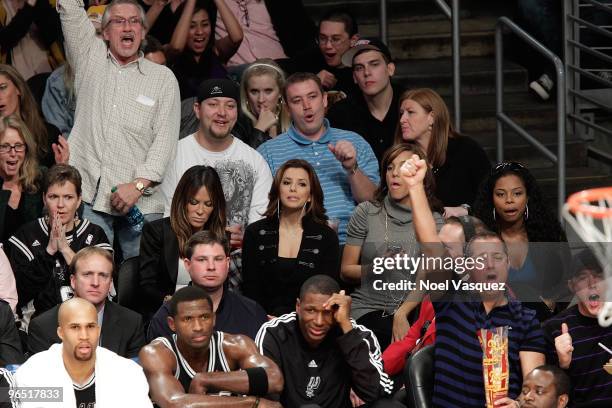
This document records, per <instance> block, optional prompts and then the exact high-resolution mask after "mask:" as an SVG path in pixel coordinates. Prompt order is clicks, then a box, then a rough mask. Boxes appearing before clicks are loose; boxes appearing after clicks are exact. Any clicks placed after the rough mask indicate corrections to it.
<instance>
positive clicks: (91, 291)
mask: <svg viewBox="0 0 612 408" xmlns="http://www.w3.org/2000/svg"><path fill="white" fill-rule="evenodd" d="M113 269H114V264H113V256H112V254H111V253H110V252H108V251H106V250H104V249H101V248H97V247H87V248H84V249H82V250H80V251H79V252H78V253H77V254H76V255H75V256H74V258H73V261H72V264H71V267H70V270H71V274H70V286H72V289H73V290H74V296H75V297H77V298H83V299H85V300H87V301H88V302H90V303H92V304H93V305H94V306H95V307H96V311H97V313H98V325H99V326H100V327H101V330H102V332H101V334H100V338H101V340H100V345H101V346H102V347H104V348H107V349H109V350H111V351H114V352H115V353H117V354H119V355H120V356H122V357H126V358H132V357H136V356H137V355H138V352H139V351H140V348H141V347H142V346H144V345H145V337H144V328H143V324H142V317H141V316H140V315H139V314H138V313H136V312H133V311H131V310H129V309H127V308H125V307H123V306H121V305H119V304H117V303H114V302H111V301H110V300H108V294H109V291H110V287H111V283H112V281H113ZM59 308H60V305H57V306H55V307H54V308H52V309H50V310H48V311H46V312H45V313H43V314H41V315H40V316H38V317H36V318H34V319H33V320H32V321H31V322H30V326H29V333H28V350H29V351H30V353H31V354H35V353H39V352H41V351H45V350H48V349H49V347H51V345H53V344H54V343H61V340H60V338H59V337H58V335H57V318H58V311H59Z"/></svg>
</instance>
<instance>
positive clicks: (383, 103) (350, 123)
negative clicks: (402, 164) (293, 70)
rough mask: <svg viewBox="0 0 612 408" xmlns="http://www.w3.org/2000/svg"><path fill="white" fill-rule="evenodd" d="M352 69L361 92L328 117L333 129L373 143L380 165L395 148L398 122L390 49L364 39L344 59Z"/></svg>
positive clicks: (371, 39) (393, 66) (397, 92)
mask: <svg viewBox="0 0 612 408" xmlns="http://www.w3.org/2000/svg"><path fill="white" fill-rule="evenodd" d="M342 64H343V65H346V66H347V67H352V69H353V80H354V81H355V83H356V84H357V86H358V87H359V89H360V90H361V92H360V95H357V96H356V97H355V98H350V100H349V99H345V100H343V101H340V102H338V103H336V104H335V105H333V106H332V107H331V108H330V110H329V113H328V119H329V122H330V123H331V125H332V126H333V127H336V128H340V129H346V130H352V131H353V132H355V133H357V134H359V135H361V136H363V138H364V139H365V140H367V141H368V143H370V145H371V146H372V150H374V153H375V154H376V158H377V159H378V161H380V160H381V159H382V156H383V154H384V152H385V151H386V150H387V149H388V148H389V147H391V145H392V144H393V138H394V134H395V128H396V127H397V123H398V120H399V107H398V99H399V96H400V94H401V92H400V90H399V89H394V88H393V87H392V86H391V77H392V76H393V74H394V73H395V64H394V63H393V58H392V57H391V53H390V52H389V48H388V47H387V46H386V45H385V44H384V43H383V42H382V41H380V40H379V39H377V38H363V39H360V40H358V41H357V42H356V43H355V45H354V46H353V47H352V48H350V49H349V50H348V51H346V52H345V53H344V54H343V55H342Z"/></svg>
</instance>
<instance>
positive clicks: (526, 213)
mask: <svg viewBox="0 0 612 408" xmlns="http://www.w3.org/2000/svg"><path fill="white" fill-rule="evenodd" d="M525 219H526V220H527V219H529V205H528V204H525Z"/></svg>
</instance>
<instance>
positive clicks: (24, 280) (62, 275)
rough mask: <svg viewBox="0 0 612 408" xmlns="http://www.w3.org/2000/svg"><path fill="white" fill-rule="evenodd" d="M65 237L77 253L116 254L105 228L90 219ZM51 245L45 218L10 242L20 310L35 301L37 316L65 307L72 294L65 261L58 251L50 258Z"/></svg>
mask: <svg viewBox="0 0 612 408" xmlns="http://www.w3.org/2000/svg"><path fill="white" fill-rule="evenodd" d="M66 235H67V236H66V240H67V241H68V244H69V245H70V248H71V249H72V250H73V251H74V252H75V253H76V252H78V251H79V250H80V249H82V248H85V247H87V246H97V247H100V248H103V249H107V250H109V251H112V250H113V248H112V247H111V245H110V244H109V243H108V238H107V237H106V234H105V233H104V230H103V229H102V227H100V226H98V225H96V224H92V223H91V222H89V220H87V219H83V220H81V222H80V223H79V225H77V226H76V228H75V229H74V231H72V232H67V233H66ZM48 242H49V226H48V225H47V223H46V222H45V219H44V217H41V218H38V219H37V220H34V221H31V222H30V223H28V224H26V225H24V226H23V227H21V229H19V231H17V232H16V233H15V234H14V235H13V236H12V237H10V238H9V245H8V247H9V250H10V256H9V259H10V261H11V267H12V268H13V272H14V273H15V282H16V284H17V295H18V297H19V303H18V304H17V306H18V309H21V307H23V306H26V305H27V304H28V303H29V302H30V301H31V300H33V301H34V308H35V310H36V312H35V314H34V315H35V316H36V315H38V314H40V313H42V312H45V311H47V310H49V309H51V308H52V307H53V306H55V305H57V304H59V303H62V301H64V300H66V299H67V298H68V297H69V292H71V290H69V289H70V288H69V287H70V277H69V272H68V265H67V264H66V260H65V259H64V257H63V256H62V254H61V253H60V252H59V251H58V252H57V253H55V255H53V256H52V255H49V254H48V253H47V243H48ZM18 311H19V310H18Z"/></svg>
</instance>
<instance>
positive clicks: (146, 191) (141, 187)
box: [134, 180, 153, 196]
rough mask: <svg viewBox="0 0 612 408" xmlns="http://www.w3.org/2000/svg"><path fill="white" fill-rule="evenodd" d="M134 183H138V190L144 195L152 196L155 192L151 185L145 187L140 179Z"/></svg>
mask: <svg viewBox="0 0 612 408" xmlns="http://www.w3.org/2000/svg"><path fill="white" fill-rule="evenodd" d="M134 183H135V184H136V190H138V191H140V194H142V195H143V196H150V195H151V194H153V191H152V190H151V189H150V188H149V187H145V185H144V183H143V182H142V181H140V180H139V181H135V182H134Z"/></svg>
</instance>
